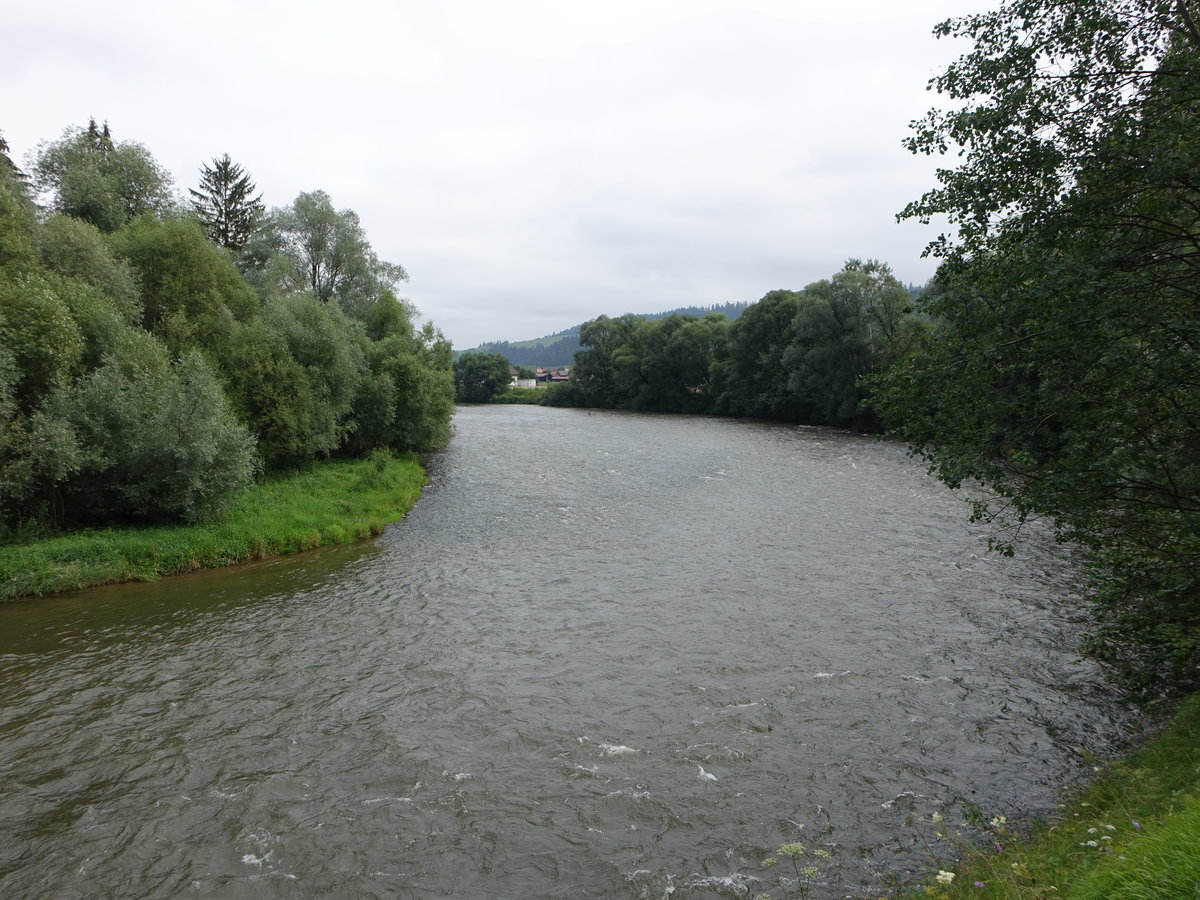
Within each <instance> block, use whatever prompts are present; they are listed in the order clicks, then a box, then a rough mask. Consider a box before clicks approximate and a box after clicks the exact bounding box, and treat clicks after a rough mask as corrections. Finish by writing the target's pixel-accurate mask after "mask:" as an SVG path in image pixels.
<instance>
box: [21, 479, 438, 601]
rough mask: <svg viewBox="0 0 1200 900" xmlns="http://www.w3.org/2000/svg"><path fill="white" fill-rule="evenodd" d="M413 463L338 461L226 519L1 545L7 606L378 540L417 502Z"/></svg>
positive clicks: (266, 488) (266, 486)
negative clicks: (17, 601)
mask: <svg viewBox="0 0 1200 900" xmlns="http://www.w3.org/2000/svg"><path fill="white" fill-rule="evenodd" d="M424 484H425V473H424V471H423V470H422V469H421V467H420V465H419V464H418V462H417V459H416V457H415V456H413V455H404V456H402V457H400V458H395V459H392V458H388V457H382V456H381V457H376V458H373V459H369V460H355V461H349V462H347V461H335V462H324V463H319V464H316V465H313V466H312V467H311V468H309V469H305V470H303V471H300V472H295V473H290V474H287V475H284V476H279V477H275V478H269V479H265V480H263V481H261V482H260V483H258V484H256V485H254V486H253V487H251V488H250V489H249V490H248V491H246V493H245V494H243V495H242V497H241V499H240V500H239V501H238V502H237V504H236V505H235V506H234V507H233V509H231V510H230V512H229V514H228V515H227V516H226V517H225V518H224V519H222V520H220V521H218V522H213V523H207V524H200V525H175V526H158V527H148V528H105V529H92V530H87V531H80V532H75V533H71V534H64V535H61V536H59V537H54V538H49V539H45V540H32V541H20V542H15V543H8V544H3V545H0V600H14V599H17V598H21V597H36V596H41V595H44V594H54V593H59V592H61V591H71V590H78V589H80V588H87V587H95V586H96V585H101V584H113V583H117V582H122V581H150V580H153V579H155V578H158V577H160V576H163V575H175V574H178V573H181V572H190V571H192V570H194V569H202V568H209V567H214V566H224V565H230V564H232V563H236V562H241V561H243V560H248V559H262V558H265V557H268V556H277V555H280V554H285V553H295V552H297V551H300V550H308V549H311V548H313V547H319V546H323V545H326V544H340V543H344V542H346V541H353V540H356V539H358V538H363V537H367V536H369V535H373V534H379V533H380V532H382V531H383V529H384V527H385V526H386V525H387V524H388V523H389V522H394V521H396V520H397V519H400V518H401V517H403V515H404V514H405V513H406V512H408V510H409V509H410V508H411V507H412V505H413V504H414V503H415V502H416V501H417V498H418V497H419V496H420V493H421V488H422V487H423V486H424Z"/></svg>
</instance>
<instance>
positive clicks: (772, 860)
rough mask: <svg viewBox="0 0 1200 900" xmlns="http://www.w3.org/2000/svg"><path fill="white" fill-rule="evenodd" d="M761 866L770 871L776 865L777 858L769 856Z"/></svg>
mask: <svg viewBox="0 0 1200 900" xmlns="http://www.w3.org/2000/svg"><path fill="white" fill-rule="evenodd" d="M761 865H763V866H766V867H767V868H768V869H769V868H771V866H773V865H775V857H773V856H768V857H767V858H766V859H764V860H763V861H762V863H761Z"/></svg>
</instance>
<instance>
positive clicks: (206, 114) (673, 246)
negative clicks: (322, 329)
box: [0, 0, 970, 348]
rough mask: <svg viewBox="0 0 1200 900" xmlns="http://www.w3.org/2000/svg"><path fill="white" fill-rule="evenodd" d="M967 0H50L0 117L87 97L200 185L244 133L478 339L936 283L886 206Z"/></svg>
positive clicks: (38, 124) (65, 107) (251, 145)
mask: <svg viewBox="0 0 1200 900" xmlns="http://www.w3.org/2000/svg"><path fill="white" fill-rule="evenodd" d="M963 6H964V4H963V3H961V2H955V3H951V2H949V0H945V2H938V0H924V2H913V3H906V4H895V3H884V2H865V0H857V2H856V0H847V2H844V3H840V4H797V3H790V2H773V0H742V2H737V3H734V2H732V0H687V2H683V0H679V2H674V0H647V2H637V3H634V2H626V0H609V2H605V3H599V2H580V3H572V4H563V3H557V2H549V0H512V2H509V3H504V4H497V3H491V2H474V0H472V2H460V0H452V2H447V3H441V4H425V3H417V2H399V3H388V4H383V3H374V2H366V0H345V2H341V3H338V4H334V5H330V4H325V3H321V4H316V3H286V4H285V3H282V2H273V0H272V2H264V0H258V2H248V3H240V2H239V3H236V4H235V3H233V2H231V0H216V2H214V3H206V4H203V5H201V4H192V3H183V4H173V5H165V6H164V5H162V4H159V3H150V2H148V0H132V2H130V3H126V4H122V5H121V6H120V7H119V8H113V7H98V6H96V5H95V4H91V3H83V2H69V0H45V2H43V3H41V4H36V5H35V4H27V5H24V6H23V7H20V8H17V9H14V10H12V11H10V12H9V13H8V14H7V16H6V19H7V21H6V29H5V33H4V34H3V36H0V78H3V80H4V83H5V84H8V85H16V84H19V85H22V86H24V87H25V89H24V90H20V91H15V92H12V94H11V95H10V96H9V97H7V98H6V110H5V119H4V121H3V122H0V127H3V128H4V133H5V137H6V138H7V139H8V140H9V143H10V144H11V145H12V146H13V147H14V149H15V150H17V151H18V155H20V154H21V153H23V152H25V151H28V150H30V149H32V148H33V147H34V145H35V144H36V143H37V142H38V141H39V140H44V139H54V138H56V137H58V135H59V134H61V132H62V130H63V128H64V127H66V126H68V125H73V124H74V125H79V124H85V123H86V121H87V118H88V116H95V117H96V118H97V119H99V120H108V121H109V122H110V124H111V125H112V127H113V130H114V134H115V135H116V136H117V138H118V139H134V140H138V141H141V142H142V143H144V144H145V145H146V146H147V147H149V148H150V150H151V151H152V152H153V153H154V154H155V156H156V157H157V158H158V159H159V161H160V162H161V163H162V164H163V165H165V166H166V167H167V168H168V169H169V170H170V171H172V172H173V173H174V175H175V178H176V181H177V183H178V184H179V186H180V188H181V189H182V188H185V187H187V186H188V185H191V184H194V183H195V181H196V178H197V173H198V171H199V168H200V165H201V164H202V163H203V162H205V161H207V160H210V159H211V158H213V157H214V156H218V155H220V154H222V153H225V152H228V153H230V154H231V155H232V156H233V158H234V160H235V161H237V162H239V163H241V164H242V165H243V166H245V167H246V168H247V169H248V170H249V171H250V172H251V174H252V175H253V177H254V178H255V179H256V181H257V182H258V185H259V188H260V190H262V191H263V193H264V195H265V200H266V202H267V203H268V204H269V205H274V206H278V205H284V204H286V203H289V202H290V201H291V200H292V199H293V198H294V197H295V196H296V194H298V193H299V192H301V191H307V190H315V189H321V190H325V191H326V192H327V193H329V194H330V196H331V197H332V198H333V202H334V204H335V205H336V206H338V207H339V208H351V209H354V210H355V211H356V212H358V213H359V215H360V217H361V219H362V222H363V224H364V227H365V228H366V230H367V233H368V235H369V237H370V239H371V241H372V243H373V244H374V246H375V249H376V251H377V252H378V253H379V255H380V256H381V257H383V258H385V259H388V260H392V261H395V262H399V263H402V264H403V265H404V266H405V267H406V268H407V269H408V270H409V272H410V273H411V275H412V281H411V283H410V284H409V285H406V286H405V290H406V292H407V293H408V294H409V296H410V297H411V298H412V299H413V301H414V302H415V303H416V305H417V306H418V308H419V309H420V310H421V311H422V313H423V314H424V315H425V316H426V317H427V318H429V319H431V320H432V321H434V323H435V324H437V325H438V326H439V327H440V328H442V329H443V331H444V332H445V333H446V334H447V335H448V336H449V337H450V338H451V339H452V340H453V342H454V344H455V345H456V346H458V347H463V348H465V347H470V346H473V345H475V344H477V343H479V342H480V341H483V340H491V339H510V340H521V339H524V338H532V337H538V336H540V335H541V334H544V333H547V332H550V331H557V330H560V329H561V328H565V327H567V326H569V325H572V324H575V323H577V322H579V321H582V320H584V319H587V318H592V317H594V316H596V315H599V314H601V313H608V314H613V315H616V314H620V313H622V312H626V311H638V312H656V311H660V310H664V309H668V308H672V307H675V306H681V305H690V304H700V305H704V304H711V303H723V302H726V301H729V300H754V299H756V298H758V297H760V296H761V295H762V294H764V293H765V292H766V291H768V290H771V289H774V288H779V287H792V288H798V287H802V286H803V285H805V284H807V283H809V282H812V281H815V280H818V279H820V278H824V277H827V276H829V275H831V274H832V273H833V272H835V271H837V269H838V268H840V266H841V265H842V263H843V262H844V261H845V259H846V258H848V257H850V256H861V257H877V258H880V259H883V260H884V261H886V262H889V263H890V264H891V265H892V266H893V268H894V269H895V271H896V273H897V275H898V276H899V277H901V278H902V279H905V280H910V281H923V280H924V279H925V278H927V277H928V276H929V275H930V274H932V271H933V265H932V263H931V262H930V261H929V260H922V259H921V258H920V251H921V248H922V247H923V246H924V244H925V243H926V241H928V240H929V239H930V238H931V237H932V234H926V233H924V232H923V231H922V230H921V229H920V228H918V227H916V226H914V225H912V224H906V225H897V224H895V221H894V215H895V213H896V212H897V211H898V210H899V209H900V208H901V207H902V206H903V205H904V204H905V203H906V202H907V201H908V200H910V199H913V198H914V197H916V196H919V195H920V193H921V192H923V191H924V190H926V189H928V188H929V187H930V186H932V184H933V176H932V172H933V163H932V162H931V161H930V160H926V159H919V158H914V157H910V156H909V155H908V154H906V153H905V151H903V150H902V149H901V147H900V141H901V139H902V138H903V137H904V134H905V131H906V126H907V123H908V122H909V121H910V120H912V119H914V118H916V117H918V116H920V115H921V114H922V113H923V112H924V111H925V110H926V108H927V107H929V106H931V105H933V104H934V103H935V102H936V99H937V98H936V97H935V96H933V95H930V94H928V93H927V92H926V91H925V86H926V82H927V81H928V79H929V77H930V76H931V75H932V74H933V73H934V72H935V71H936V70H938V69H939V68H940V67H941V66H942V65H944V64H945V62H947V61H949V60H950V59H951V58H953V56H954V55H956V53H957V52H961V51H962V49H963V48H961V47H954V46H952V45H946V44H945V43H944V42H942V43H938V42H935V41H934V40H933V38H932V37H931V36H930V31H931V29H932V27H933V25H934V24H935V23H936V22H937V21H938V20H939V19H941V18H944V17H946V16H947V15H951V14H962V13H965V12H968V11H970V10H967V9H963ZM928 230H929V229H926V231H928Z"/></svg>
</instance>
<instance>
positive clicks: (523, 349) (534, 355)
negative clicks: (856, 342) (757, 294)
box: [454, 303, 750, 369]
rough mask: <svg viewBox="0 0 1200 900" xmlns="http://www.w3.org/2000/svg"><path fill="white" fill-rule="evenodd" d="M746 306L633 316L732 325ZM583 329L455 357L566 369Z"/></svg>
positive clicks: (494, 345) (482, 348)
mask: <svg viewBox="0 0 1200 900" xmlns="http://www.w3.org/2000/svg"><path fill="white" fill-rule="evenodd" d="M749 305H750V304H749V303H719V304H714V305H713V306H682V307H680V308H679V309H671V310H668V311H667V312H660V313H637V314H636V315H638V316H639V317H640V318H643V319H646V320H650V321H652V320H654V319H662V318H665V317H667V316H674V315H681V316H695V317H696V318H703V317H704V316H706V315H708V314H709V313H714V312H715V313H721V314H722V315H724V316H725V318H727V319H729V321H731V322H732V321H733V320H734V319H736V318H737V317H738V316H740V315H741V314H742V311H743V310H745V309H746V307H747V306H749ZM582 327H583V323H582V322H580V323H579V324H578V325H574V326H572V327H571V328H567V329H565V330H564V331H559V332H556V333H554V334H548V335H546V336H545V337H540V338H535V339H533V340H530V341H489V342H487V343H485V344H480V345H479V346H478V347H472V348H471V349H470V350H456V351H455V354H454V355H455V358H457V357H459V356H461V355H462V354H463V353H499V354H500V355H501V356H504V357H507V358H508V361H509V362H510V363H512V364H513V365H514V366H543V367H544V368H548V369H552V368H558V367H560V366H569V365H571V363H572V362H573V361H574V359H575V354H576V353H578V352H579V349H580V347H579V330H580V329H581V328H582Z"/></svg>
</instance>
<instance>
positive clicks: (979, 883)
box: [975, 881, 987, 888]
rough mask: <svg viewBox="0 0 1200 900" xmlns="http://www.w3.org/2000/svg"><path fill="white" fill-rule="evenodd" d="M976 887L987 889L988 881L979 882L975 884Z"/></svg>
mask: <svg viewBox="0 0 1200 900" xmlns="http://www.w3.org/2000/svg"><path fill="white" fill-rule="evenodd" d="M975 887H977V888H981V887H987V882H986V881H977V882H975Z"/></svg>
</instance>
